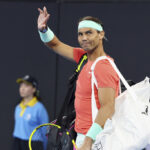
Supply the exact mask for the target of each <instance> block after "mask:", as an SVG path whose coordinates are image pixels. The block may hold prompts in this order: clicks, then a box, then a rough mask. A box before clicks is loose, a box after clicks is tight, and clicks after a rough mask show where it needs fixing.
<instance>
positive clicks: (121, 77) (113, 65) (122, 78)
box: [91, 56, 137, 100]
mask: <svg viewBox="0 0 150 150" xmlns="http://www.w3.org/2000/svg"><path fill="white" fill-rule="evenodd" d="M104 59H107V60H108V61H109V63H110V64H111V65H112V67H113V69H114V70H115V71H116V73H117V74H118V76H119V78H120V79H121V81H122V83H123V84H124V85H125V87H126V88H127V90H128V91H129V93H130V95H131V96H132V98H133V99H134V100H136V99H137V96H136V94H135V93H134V91H133V90H132V89H131V87H130V86H129V84H128V83H127V81H126V80H125V78H124V77H123V75H122V74H121V72H120V71H119V69H118V68H117V66H116V65H115V63H114V62H113V61H112V60H111V59H110V58H108V57H107V56H101V57H98V58H97V59H96V60H95V62H94V63H93V65H92V66H91V71H92V72H93V75H94V69H95V66H96V64H97V62H98V61H101V60H104ZM95 80H96V78H95Z"/></svg>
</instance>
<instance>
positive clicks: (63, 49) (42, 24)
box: [37, 7, 73, 60]
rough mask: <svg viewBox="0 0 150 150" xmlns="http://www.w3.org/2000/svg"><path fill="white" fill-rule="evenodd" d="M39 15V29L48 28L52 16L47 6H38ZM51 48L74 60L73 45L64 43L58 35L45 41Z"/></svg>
mask: <svg viewBox="0 0 150 150" xmlns="http://www.w3.org/2000/svg"><path fill="white" fill-rule="evenodd" d="M38 11H39V17H38V20H37V25H38V30H43V29H45V28H47V22H48V20H49V18H50V14H48V12H47V9H46V7H44V8H43V10H42V9H40V8H38ZM45 44H46V45H47V46H48V47H49V48H51V49H53V51H54V52H56V53H58V54H60V55H61V56H64V57H66V58H69V59H71V60H73V47H71V46H69V45H67V44H64V43H63V42H61V41H60V40H59V39H58V38H57V37H56V36H54V38H53V40H52V41H50V42H48V43H45Z"/></svg>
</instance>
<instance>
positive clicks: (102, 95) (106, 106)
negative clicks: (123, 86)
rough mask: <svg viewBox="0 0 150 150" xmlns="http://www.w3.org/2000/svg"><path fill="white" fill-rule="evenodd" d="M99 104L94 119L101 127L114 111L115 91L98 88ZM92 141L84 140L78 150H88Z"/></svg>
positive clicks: (87, 138)
mask: <svg viewBox="0 0 150 150" xmlns="http://www.w3.org/2000/svg"><path fill="white" fill-rule="evenodd" d="M98 97H99V102H100V104H101V108H100V109H99V111H98V114H97V116H96V119H95V123H98V124H99V125H100V126H101V127H103V126H104V124H105V122H106V120H107V119H108V118H111V117H112V115H113V114H114V110H115V90H114V89H113V88H99V89H98ZM92 142H93V140H92V139H91V138H90V137H87V136H86V138H85V140H84V143H83V146H82V147H81V148H79V149H78V150H90V149H91V146H92Z"/></svg>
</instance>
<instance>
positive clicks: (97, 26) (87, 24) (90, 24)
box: [78, 20, 103, 31]
mask: <svg viewBox="0 0 150 150" xmlns="http://www.w3.org/2000/svg"><path fill="white" fill-rule="evenodd" d="M81 28H93V29H96V30H98V31H103V27H102V26H101V25H100V24H98V23H96V22H94V21H91V20H83V21H81V22H80V23H79V25H78V30H79V29H81Z"/></svg>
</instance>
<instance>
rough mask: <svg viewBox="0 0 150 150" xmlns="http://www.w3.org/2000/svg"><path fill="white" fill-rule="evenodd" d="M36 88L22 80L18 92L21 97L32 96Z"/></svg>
mask: <svg viewBox="0 0 150 150" xmlns="http://www.w3.org/2000/svg"><path fill="white" fill-rule="evenodd" d="M35 91H36V89H35V88H34V87H33V86H32V85H31V84H28V83H26V82H22V83H21V84H20V87H19V93H20V96H21V97H22V98H27V97H30V96H33V94H34V92H35Z"/></svg>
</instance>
